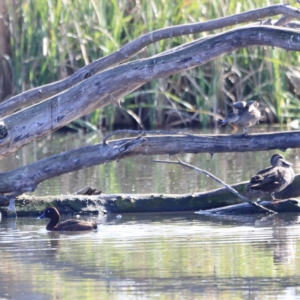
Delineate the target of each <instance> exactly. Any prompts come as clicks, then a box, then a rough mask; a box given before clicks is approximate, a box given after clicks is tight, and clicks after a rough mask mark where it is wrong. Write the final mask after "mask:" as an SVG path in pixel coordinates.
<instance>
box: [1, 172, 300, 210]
mask: <svg viewBox="0 0 300 300" xmlns="http://www.w3.org/2000/svg"><path fill="white" fill-rule="evenodd" d="M299 181H300V175H297V176H296V177H295V180H294V182H293V183H292V184H291V185H290V186H288V187H287V188H286V189H285V190H283V191H281V192H280V193H277V194H276V198H278V199H284V198H290V197H297V196H299V195H300V188H299ZM246 183H247V182H242V183H238V184H235V185H232V187H233V188H234V189H235V190H237V191H238V192H239V193H241V194H245V185H246ZM264 199H268V200H270V199H269V198H268V197H265V198H264ZM290 200H292V201H294V200H295V199H290ZM240 203H241V200H240V199H239V198H238V197H236V196H235V195H233V194H232V193H231V192H229V191H228V190H227V189H225V188H222V189H217V190H213V191H209V192H202V193H191V194H180V195H175V194H112V195H106V194H101V195H96V196H86V195H60V196H43V197H39V196H29V195H22V196H20V197H18V198H17V199H16V210H17V215H18V216H25V215H38V214H39V213H40V212H41V211H43V210H44V209H45V208H46V207H48V206H55V207H57V208H58V209H59V211H60V212H61V213H76V214H80V213H82V214H86V213H88V214H89V213H95V214H96V213H109V214H114V213H115V214H119V213H139V212H140V213H150V212H174V211H199V210H209V209H215V208H220V207H226V206H230V205H233V204H240ZM263 203H264V202H263ZM287 203H288V202H287ZM8 204H9V199H8V198H7V197H4V196H2V197H1V196H0V212H2V213H3V214H4V215H6V214H7V206H8ZM291 204H293V205H290V211H297V212H298V209H297V205H294V204H295V203H294V202H291ZM249 207H251V209H253V207H252V206H251V205H249ZM266 207H267V208H269V207H268V206H266ZM248 209H249V208H248V206H245V205H244V206H241V210H244V211H246V210H248ZM276 211H278V209H277V210H276ZM248 213H251V212H250V211H249V212H248Z"/></svg>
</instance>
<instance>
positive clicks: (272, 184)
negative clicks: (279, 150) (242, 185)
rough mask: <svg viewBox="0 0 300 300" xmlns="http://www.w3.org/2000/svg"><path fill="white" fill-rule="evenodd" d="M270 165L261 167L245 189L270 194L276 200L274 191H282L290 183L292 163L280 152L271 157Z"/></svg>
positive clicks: (291, 180) (292, 173)
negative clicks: (264, 167)
mask: <svg viewBox="0 0 300 300" xmlns="http://www.w3.org/2000/svg"><path fill="white" fill-rule="evenodd" d="M270 162H271V167H268V168H266V169H263V170H261V171H259V172H258V173H256V174H255V175H254V176H252V177H251V179H250V182H249V183H248V184H247V185H246V191H247V192H248V193H249V194H251V193H252V194H253V193H254V191H261V192H264V193H268V194H270V195H271V198H272V200H273V201H276V198H275V196H274V193H276V192H279V191H282V190H283V189H285V188H286V187H287V186H288V185H290V184H291V183H292V182H293V180H294V177H295V174H294V170H293V168H292V164H291V163H289V162H288V161H286V160H285V159H284V157H283V156H282V155H280V154H274V155H273V156H272V157H271V160H270Z"/></svg>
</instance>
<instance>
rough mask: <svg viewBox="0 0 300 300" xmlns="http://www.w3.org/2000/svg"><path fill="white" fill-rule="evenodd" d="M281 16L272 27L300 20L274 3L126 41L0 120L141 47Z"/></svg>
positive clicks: (5, 107) (15, 101)
mask: <svg viewBox="0 0 300 300" xmlns="http://www.w3.org/2000/svg"><path fill="white" fill-rule="evenodd" d="M280 14H283V15H285V17H284V18H281V19H280V20H279V21H277V23H275V25H278V26H283V25H284V24H286V23H287V20H288V21H289V20H291V18H296V19H299V18H300V12H299V10H297V9H295V8H292V7H290V6H288V5H285V4H277V5H271V6H268V7H264V8H260V9H255V10H251V11H248V12H243V13H240V14H236V15H233V16H228V17H223V18H219V19H216V20H210V21H206V22H199V23H195V24H184V25H178V26H172V27H168V28H163V29H160V30H156V31H153V32H150V33H148V34H145V35H143V36H141V37H139V38H137V39H136V40H134V41H132V42H129V43H128V44H126V45H125V46H123V47H122V48H120V49H119V50H118V51H116V52H114V53H112V54H110V55H107V56H105V57H103V58H100V59H98V60H96V61H94V62H92V63H90V64H89V65H87V66H85V67H83V68H81V69H80V70H78V71H77V72H75V73H74V74H72V75H71V76H69V77H68V78H66V79H63V80H61V81H58V82H55V83H51V84H48V85H45V86H42V87H37V88H34V89H31V90H29V91H26V92H24V93H22V94H19V95H16V96H14V97H12V98H10V99H9V101H6V102H5V103H3V104H1V105H0V117H1V118H3V117H5V116H7V115H9V114H10V113H12V112H14V111H16V110H18V109H20V108H22V107H24V106H28V105H31V104H33V103H37V102H40V101H42V100H45V99H47V98H49V97H52V96H54V95H57V94H60V93H62V92H64V91H66V90H67V89H69V88H71V87H73V86H75V85H76V84H78V83H80V82H82V81H85V80H86V79H88V78H89V77H91V76H93V75H95V74H97V73H99V72H101V71H103V70H105V69H108V68H110V67H112V66H114V65H117V64H120V63H122V62H124V61H127V60H128V59H129V58H130V57H132V56H133V55H135V54H136V53H138V52H139V51H141V50H142V49H143V48H144V47H146V46H148V45H151V44H153V43H155V42H158V41H161V40H163V39H169V38H172V37H177V36H181V35H187V34H195V33H200V32H205V31H212V30H216V29H220V28H224V27H228V26H236V25H238V24H241V23H246V22H251V21H257V20H261V19H264V18H268V17H273V16H276V15H280ZM282 19H283V20H282ZM173 50H174V49H173ZM173 50H172V51H173Z"/></svg>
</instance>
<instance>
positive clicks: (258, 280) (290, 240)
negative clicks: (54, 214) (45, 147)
mask: <svg viewBox="0 0 300 300" xmlns="http://www.w3.org/2000/svg"><path fill="white" fill-rule="evenodd" d="M95 218H96V217H91V218H90V220H95ZM245 218H246V219H245ZM98 221H99V222H101V225H100V226H99V230H98V231H97V232H85V233H58V232H47V231H46V230H45V225H46V221H45V222H44V223H43V222H41V221H37V220H35V219H33V218H21V219H18V220H11V219H4V220H2V222H1V223H0V253H1V256H0V286H1V289H0V298H4V299H287V298H288V297H290V299H297V297H298V299H300V296H299V292H300V287H299V279H300V268H299V266H300V248H299V241H300V225H299V216H298V215H294V214H281V215H275V216H270V217H267V218H266V217H259V216H248V217H244V216H243V218H237V217H235V218H226V217H224V216H222V217H219V216H206V215H196V214H193V213H180V214H178V213H177V214H175V213H172V214H170V213H169V214H127V215H123V216H122V218H120V219H118V218H116V216H115V215H110V216H107V217H105V219H104V220H103V219H102V220H100V219H99V220H98ZM42 223H43V224H42Z"/></svg>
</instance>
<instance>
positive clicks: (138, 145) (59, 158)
mask: <svg viewBox="0 0 300 300" xmlns="http://www.w3.org/2000/svg"><path fill="white" fill-rule="evenodd" d="M298 147H300V132H299V131H295V132H293V131H292V132H290V131H289V132H280V133H269V134H251V135H250V136H247V137H244V136H243V135H179V134H175V135H162V136H143V137H137V138H133V139H132V138H125V139H120V140H114V141H111V142H106V141H105V142H104V143H101V144H97V145H94V146H87V147H82V148H79V149H75V150H71V151H68V152H64V153H61V154H58V155H54V156H51V157H47V158H44V159H42V160H39V161H37V162H35V163H32V164H29V165H27V166H25V167H21V168H18V169H15V170H11V171H8V172H3V173H0V193H11V192H20V193H24V192H28V191H34V190H35V189H36V187H37V186H38V184H39V183H40V182H42V181H44V180H47V179H49V178H52V177H55V176H59V175H62V174H65V173H68V172H72V171H76V170H80V169H82V168H86V167H91V166H95V165H99V164H104V163H107V162H111V161H113V160H120V159H122V158H126V157H130V156H136V155H157V154H167V155H176V154H180V153H195V154H196V153H210V154H214V153H222V152H245V151H262V150H272V149H280V150H281V151H285V150H286V149H288V148H298ZM289 197H292V196H291V195H290V196H289Z"/></svg>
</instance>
